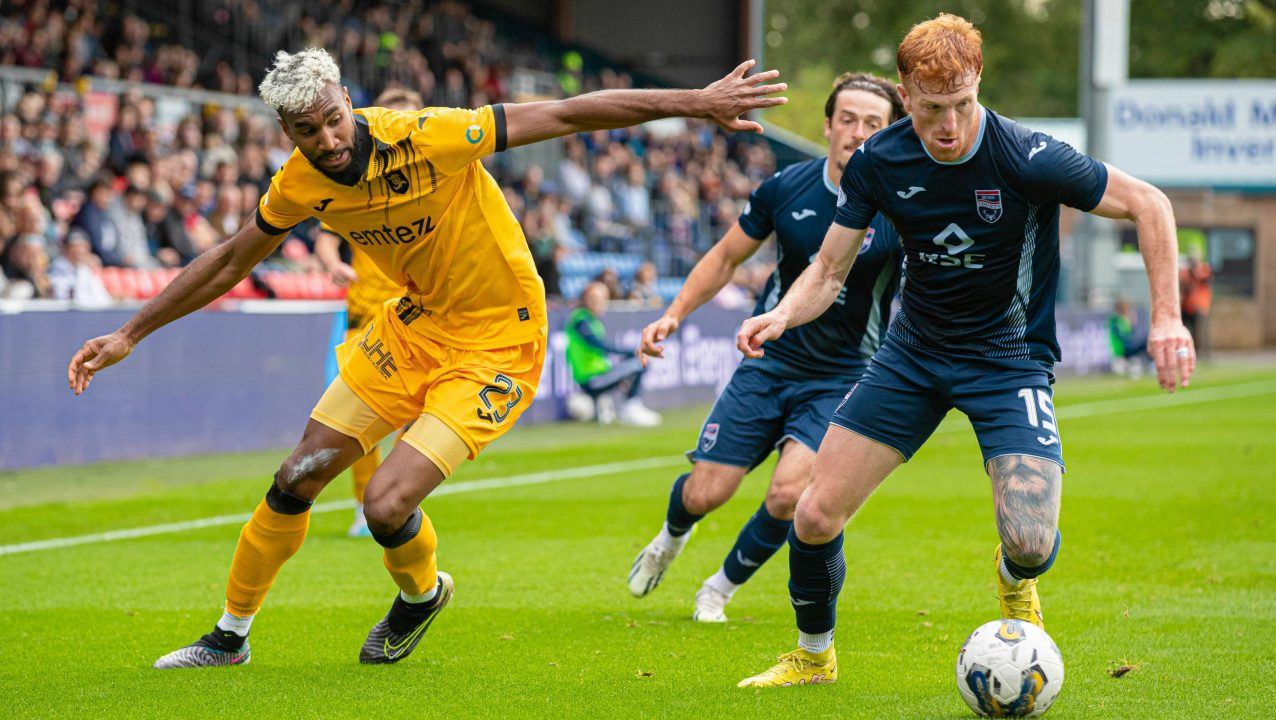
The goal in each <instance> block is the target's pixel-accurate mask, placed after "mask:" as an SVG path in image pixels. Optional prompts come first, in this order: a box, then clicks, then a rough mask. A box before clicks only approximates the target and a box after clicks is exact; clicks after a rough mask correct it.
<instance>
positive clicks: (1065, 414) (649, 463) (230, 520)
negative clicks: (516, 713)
mask: <svg viewBox="0 0 1276 720" xmlns="http://www.w3.org/2000/svg"><path fill="white" fill-rule="evenodd" d="M1271 394H1276V381H1273V380H1261V381H1258V382H1249V383H1238V384H1236V385H1221V386H1218V387H1212V388H1202V389H1200V390H1186V391H1184V390H1180V391H1179V392H1177V393H1175V394H1174V395H1167V394H1161V395H1148V396H1145V397H1135V398H1119V399H1114V400H1099V401H1097V402H1090V403H1080V404H1077V405H1064V406H1062V407H1060V408H1058V409H1057V412H1058V414H1059V417H1060V418H1061V419H1064V420H1073V419H1076V418H1083V417H1093V416H1096V415H1112V414H1115V413H1122V412H1134V411H1138V410H1153V409H1160V408H1174V407H1178V406H1180V405H1194V404H1197V403H1207V402H1216V401H1219V400H1233V399H1236V398H1245V397H1255V396H1259V395H1271ZM966 427H969V426H968V425H967V424H966V423H959V422H957V421H949V422H945V423H944V425H943V426H941V427H940V428H939V429H938V430H937V432H941V433H943V432H955V431H957V430H961V429H964V428H966ZM686 461H687V459H686V457H684V456H682V455H670V456H665V457H659V458H647V459H645V460H627V461H624V462H614V463H603V464H601V465H585V466H583V467H574V468H563V469H561V470H544V471H541V472H534V473H525V474H522V475H511V476H509V477H503V478H491V479H488V480H470V481H467V482H458V483H454V484H452V485H442V486H440V487H439V488H438V489H437V490H435V491H434V492H433V493H431V495H430V497H442V496H444V495H459V494H462V493H469V492H478V491H481V490H497V489H500V488H511V487H520V486H523V485H541V484H544V483H551V482H558V481H560V480H575V479H577V478H584V477H589V476H591V475H611V474H616V473H623V472H632V471H634V470H650V469H655V468H662V467H672V466H674V465H680V464H682V463H684V462H686ZM353 507H354V501H353V500H335V501H333V502H325V503H316V504H315V506H314V507H312V508H311V509H310V512H312V513H323V512H334V511H337V510H349V509H350V508H353ZM250 517H252V515H251V513H237V514H235V515H217V516H214V517H208V518H200V519H198V520H187V521H184V522H176V523H166V524H164V525H150V526H147V527H139V528H127V529H123V530H110V531H107V532H101V533H93V534H92V535H75V536H72V537H64V538H51V539H49V540H36V541H33V542H25V543H17V544H16V545H0V555H17V554H18V553H26V552H36V551H39V550H54V549H57V548H64V547H72V546H75V545H87V544H90V543H100V542H112V541H115V540H132V539H133V538H140V537H149V536H151V535H165V534H168V533H177V532H184V531H186V530H198V529H200V528H206V527H217V526H220V525H238V524H240V523H244V522H248V518H250Z"/></svg>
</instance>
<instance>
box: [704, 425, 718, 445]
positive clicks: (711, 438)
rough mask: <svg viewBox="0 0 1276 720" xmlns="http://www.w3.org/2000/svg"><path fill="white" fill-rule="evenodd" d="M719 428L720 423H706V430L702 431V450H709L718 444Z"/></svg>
mask: <svg viewBox="0 0 1276 720" xmlns="http://www.w3.org/2000/svg"><path fill="white" fill-rule="evenodd" d="M718 428H719V425H718V423H705V426H704V431H703V432H701V433H700V450H701V452H709V451H710V450H712V449H713V446H714V445H717V444H718Z"/></svg>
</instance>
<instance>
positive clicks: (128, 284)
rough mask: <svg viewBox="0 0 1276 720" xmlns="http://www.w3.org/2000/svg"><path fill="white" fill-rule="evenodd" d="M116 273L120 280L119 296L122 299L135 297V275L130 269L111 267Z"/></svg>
mask: <svg viewBox="0 0 1276 720" xmlns="http://www.w3.org/2000/svg"><path fill="white" fill-rule="evenodd" d="M111 269H112V270H115V271H116V273H117V274H118V277H119V280H120V298H121V299H124V300H136V299H137V276H136V275H134V274H133V271H132V270H129V269H127V268H111Z"/></svg>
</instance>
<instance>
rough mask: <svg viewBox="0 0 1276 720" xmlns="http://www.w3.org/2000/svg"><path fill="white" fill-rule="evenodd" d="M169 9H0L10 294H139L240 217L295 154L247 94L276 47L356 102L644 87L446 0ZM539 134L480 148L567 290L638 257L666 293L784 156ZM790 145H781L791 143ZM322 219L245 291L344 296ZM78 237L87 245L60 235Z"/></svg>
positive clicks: (690, 126) (722, 141)
mask: <svg viewBox="0 0 1276 720" xmlns="http://www.w3.org/2000/svg"><path fill="white" fill-rule="evenodd" d="M179 5H180V7H179V8H178V10H177V11H172V10H171V9H166V8H167V6H166V5H165V4H164V3H158V2H146V1H143V2H134V3H128V4H124V5H120V4H98V3H94V2H91V1H89V0H49V1H48V2H34V3H6V5H5V6H4V9H0V141H3V142H2V144H0V267H2V268H3V271H4V272H3V277H4V279H3V280H0V297H18V298H22V297H37V298H39V297H66V295H65V292H66V291H65V289H64V288H66V287H69V285H68V284H67V283H51V282H49V281H48V278H47V275H48V273H50V272H54V271H57V270H58V269H59V268H63V269H65V266H67V265H68V264H70V265H72V266H74V267H73V268H72V269H73V270H74V269H75V268H78V267H79V266H80V265H83V266H85V267H87V268H89V269H90V270H91V271H92V275H93V276H94V277H96V278H97V279H98V280H100V282H101V284H102V285H103V286H104V287H105V289H106V292H108V293H109V294H110V295H111V296H112V297H116V298H126V299H144V298H146V297H150V296H153V294H154V293H156V292H158V291H159V289H162V287H163V286H164V285H165V284H166V282H167V280H168V279H170V278H171V277H172V275H173V274H174V273H173V270H174V269H175V268H180V267H181V266H183V265H184V264H186V263H188V262H189V261H190V260H191V259H193V258H194V257H195V256H196V255H198V254H199V253H200V252H202V251H203V250H206V249H208V248H209V247H212V246H213V245H214V244H216V243H218V242H221V241H222V240H223V239H224V238H226V237H228V236H229V235H230V234H232V233H233V232H234V231H235V230H236V229H237V228H238V227H239V226H240V225H241V224H242V223H243V222H244V221H245V220H247V219H249V218H250V217H251V213H252V212H253V210H254V208H255V207H256V203H257V200H258V198H259V197H260V194H261V193H262V192H263V191H264V190H265V188H266V187H267V186H268V184H269V179H270V175H271V174H272V173H273V171H274V169H275V168H277V167H278V166H279V165H280V164H281V163H282V162H283V160H284V159H285V158H286V157H287V154H288V152H289V151H290V149H291V146H290V144H289V143H288V141H287V138H286V137H284V136H283V135H282V133H281V132H280V131H279V130H278V128H277V126H276V124H275V123H274V119H273V116H272V115H271V114H270V113H269V111H268V110H267V109H266V108H265V106H264V105H262V104H261V103H259V102H257V101H256V100H255V99H254V98H253V95H254V93H255V81H256V80H257V78H258V76H259V75H260V73H261V72H263V71H264V69H265V67H266V64H267V61H268V58H269V56H270V53H271V51H273V49H276V48H278V47H283V46H285V45H288V46H300V45H302V44H304V45H321V46H324V47H327V48H330V50H331V51H332V52H333V54H334V56H336V58H337V60H338V62H339V63H340V64H341V66H342V70H343V76H344V77H343V80H344V81H346V82H348V83H349V84H350V86H351V94H352V97H353V98H354V100H355V103H356V105H359V104H364V103H367V102H369V101H370V99H371V98H372V97H375V95H376V94H377V93H379V92H380V91H381V90H382V89H383V88H384V87H385V86H387V85H391V84H395V85H405V86H410V87H413V88H415V89H418V90H420V91H422V94H423V95H424V96H425V97H426V98H427V103H429V104H434V105H449V106H478V105H483V104H486V103H490V102H499V101H513V100H519V99H530V98H533V97H541V96H562V95H565V94H570V93H574V92H585V91H589V90H594V89H603V88H620V87H630V86H633V85H634V84H635V79H634V76H632V75H631V74H630V73H627V72H626V71H625V70H624V69H623V68H619V67H615V66H611V65H608V64H606V61H605V59H603V58H600V57H599V56H597V55H594V54H591V53H588V52H586V51H581V50H576V49H570V48H564V47H563V46H560V45H557V44H555V43H553V42H552V41H550V40H548V38H545V37H534V36H529V34H528V33H527V32H526V31H525V30H523V31H522V32H520V33H504V32H502V31H501V29H500V28H502V27H504V26H505V25H514V24H516V23H505V24H504V25H503V24H502V23H501V22H500V18H499V17H498V18H497V22H494V21H492V20H489V19H485V18H480V17H478V16H476V15H475V14H474V12H473V11H472V10H471V8H470V7H468V6H466V5H464V4H461V3H456V2H440V3H434V4H432V5H431V6H430V7H429V8H428V9H427V10H425V11H423V12H418V11H415V10H413V7H412V6H411V4H402V5H396V4H373V5H367V6H364V5H352V4H351V3H348V2H341V1H340V0H319V1H317V2H314V3H307V4H306V5H305V6H304V7H303V6H299V5H297V4H295V3H285V2H282V1H281V0H253V1H252V2H249V3H247V4H243V3H235V4H234V5H235V7H236V8H239V10H242V11H243V12H246V13H247V15H243V14H242V13H239V14H238V15H237V13H238V11H237V12H236V13H229V15H230V16H235V17H229V18H228V13H227V12H225V11H226V10H227V9H228V8H230V4H227V3H224V2H213V3H194V4H180V3H179ZM241 5H242V6H243V7H240V6H241ZM254 18H255V20H254ZM246 25H251V27H246ZM281 28H284V29H286V31H285V30H283V29H281ZM222 93H229V94H222ZM551 145H552V149H551V150H550V151H548V153H546V151H543V150H542V151H540V152H539V153H530V152H529V153H525V154H520V153H519V152H518V151H514V152H509V153H503V154H501V155H498V156H494V157H492V158H490V159H489V160H488V161H487V166H488V168H489V170H490V171H491V172H492V173H493V174H494V175H495V176H496V178H497V179H498V181H500V182H501V184H502V187H503V188H504V189H505V192H506V196H507V198H508V199H509V201H510V205H511V207H512V208H513V209H514V211H515V213H516V214H517V215H518V217H519V219H520V222H521V223H522V225H523V227H524V231H525V234H526V235H527V238H528V242H529V245H530V246H531V248H532V251H533V255H534V256H535V257H536V259H537V265H538V268H539V269H540V270H541V274H542V277H544V278H545V281H546V289H547V293H548V294H549V296H550V298H551V301H554V300H557V299H561V298H567V299H572V298H574V297H575V296H576V295H578V294H579V290H580V289H581V288H582V287H583V285H584V283H585V282H588V280H589V279H591V278H593V277H595V276H597V274H598V273H599V272H601V271H602V270H604V269H608V268H610V269H611V270H614V271H615V272H616V273H617V274H618V275H619V276H620V280H621V284H622V286H623V287H622V289H623V290H626V291H627V285H628V283H629V282H630V280H631V278H632V276H633V274H634V272H635V271H636V269H637V267H638V265H639V264H641V263H642V262H643V261H644V260H649V261H652V262H653V264H654V266H655V268H656V270H657V271H658V273H659V275H660V276H661V277H660V279H659V280H657V281H656V287H657V288H658V290H659V293H660V294H661V295H662V296H663V297H665V299H668V298H670V297H672V294H673V293H676V288H677V287H679V286H680V284H681V280H680V276H681V275H684V274H685V273H686V272H687V271H688V270H689V269H690V268H691V267H692V265H694V263H695V261H696V260H697V259H698V257H699V256H700V255H701V254H702V253H703V252H704V251H705V250H706V249H707V248H708V247H710V246H711V245H712V243H713V242H714V241H715V240H716V239H717V238H718V237H719V236H721V234H722V233H723V232H725V230H726V229H727V228H728V227H729V226H730V224H731V223H732V222H734V220H735V217H736V216H737V214H738V212H739V209H740V207H741V206H742V205H743V203H744V201H745V200H746V199H747V196H748V192H749V190H750V189H751V188H752V187H753V186H754V185H756V184H757V183H758V182H760V181H761V180H762V179H764V178H765V177H767V176H768V175H769V174H770V173H772V172H774V170H775V165H776V153H775V152H773V150H772V147H771V145H770V144H768V141H764V140H759V139H758V138H755V137H751V136H740V135H727V134H726V133H723V132H721V131H720V130H718V129H717V128H716V127H714V126H713V125H711V124H708V123H701V122H695V121H683V120H670V121H662V122H660V123H654V124H651V125H649V126H645V127H641V128H635V129H629V130H619V131H610V132H607V131H603V132H595V133H588V134H582V135H579V136H576V137H573V138H567V139H565V141H564V142H562V143H557V144H551ZM520 150H521V149H520ZM780 156H781V157H783V158H785V160H789V159H791V158H792V156H793V153H792V149H791V148H789V149H786V150H784V151H782V152H781V153H780ZM314 231H315V227H314V224H313V223H308V224H303V225H301V226H299V227H298V228H296V229H295V230H294V232H293V234H292V236H291V237H290V238H289V239H288V240H287V241H286V242H285V243H284V244H283V245H282V246H281V248H280V250H279V252H277V253H276V254H275V255H274V256H273V257H271V258H268V259H267V261H266V262H265V264H264V266H263V268H262V269H261V272H260V273H259V274H258V275H257V278H258V279H257V281H256V282H255V284H253V286H252V289H251V292H252V293H259V294H260V295H259V296H272V295H273V296H274V297H277V298H293V297H296V298H305V299H319V298H333V297H340V292H339V289H338V288H336V287H335V286H333V285H332V283H331V282H323V281H321V280H320V279H318V278H319V277H320V276H321V272H320V270H321V269H320V267H319V264H318V262H317V260H316V259H315V258H314V256H313V255H312V252H311V251H312V249H313V234H314ZM82 240H84V241H87V242H88V244H89V251H90V252H89V253H87V254H83V253H79V252H77V251H69V248H70V246H71V245H73V244H76V243H79V242H80V241H82ZM81 255H83V257H81ZM295 274H300V277H301V278H302V279H295V278H293V277H292V276H293V275H295ZM249 292H250V290H249V289H248V288H246V287H245V288H243V289H241V288H236V291H234V293H232V295H234V294H235V293H239V294H241V295H244V296H245V297H247V296H248V294H249Z"/></svg>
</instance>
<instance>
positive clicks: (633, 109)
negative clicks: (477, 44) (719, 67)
mask: <svg viewBox="0 0 1276 720" xmlns="http://www.w3.org/2000/svg"><path fill="white" fill-rule="evenodd" d="M754 64H755V61H753V60H746V61H745V62H743V63H741V64H740V65H739V66H738V67H736V69H735V70H732V71H731V72H730V73H729V74H728V75H727V76H726V77H724V78H722V79H721V80H718V81H717V82H715V83H713V84H712V85H709V86H708V87H705V88H702V89H700V90H600V91H598V92H592V93H587V94H585V95H577V96H576V97H572V98H567V99H565V100H549V101H544V102H530V103H508V104H506V105H505V106H504V108H505V122H506V133H507V134H506V144H507V146H508V147H517V146H519V145H530V144H531V143H534V142H540V141H541V140H548V139H550V138H556V137H562V136H564V135H571V134H573V133H578V132H588V131H590V130H610V129H613V128H622V127H629V126H630V125H638V124H640V123H644V122H647V121H648V120H659V119H660V118H666V117H693V118H704V119H708V120H712V121H714V122H715V123H717V124H718V125H720V126H722V127H723V128H726V129H727V130H749V131H752V132H759V133H760V132H762V126H761V125H759V124H758V123H756V122H753V121H751V120H742V119H741V118H740V116H741V115H744V114H745V113H747V112H749V111H750V110H757V109H759V108H768V107H774V106H776V105H783V104H784V103H786V102H788V99H787V98H783V97H769V96H771V95H774V94H775V93H778V92H783V91H784V90H786V89H787V88H788V85H787V84H785V83H777V84H773V85H765V84H763V83H766V82H768V81H770V80H774V79H775V78H777V77H779V75H780V73H779V71H778V70H768V71H767V72H763V73H758V74H756V75H752V76H750V77H745V73H746V72H748V70H749V69H750V68H752V67H753V66H754Z"/></svg>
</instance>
